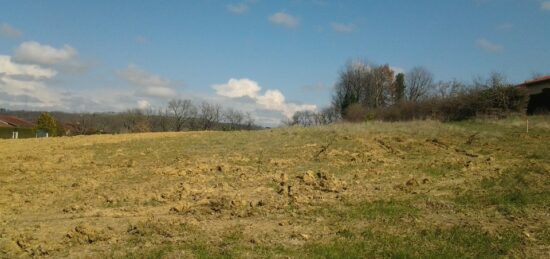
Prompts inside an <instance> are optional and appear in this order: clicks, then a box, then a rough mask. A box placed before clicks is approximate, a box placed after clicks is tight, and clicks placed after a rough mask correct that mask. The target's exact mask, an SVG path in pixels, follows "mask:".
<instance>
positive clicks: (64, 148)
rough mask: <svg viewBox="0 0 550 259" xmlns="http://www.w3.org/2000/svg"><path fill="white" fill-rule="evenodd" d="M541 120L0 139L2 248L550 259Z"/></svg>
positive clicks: (549, 133)
mask: <svg viewBox="0 0 550 259" xmlns="http://www.w3.org/2000/svg"><path fill="white" fill-rule="evenodd" d="M529 119H530V125H531V126H532V128H530V131H529V133H528V134H527V133H526V132H525V128H524V126H525V125H524V124H523V120H524V118H520V117H518V118H512V119H506V120H503V121H487V120H474V121H465V122H457V123H440V122H436V121H413V122H396V123H382V122H367V123H362V124H345V123H344V124H336V125H330V126H325V127H315V128H300V127H290V128H281V129H271V130H262V131H254V132H185V133H145V134H128V135H116V136H113V135H102V136H79V137H60V138H49V139H26V140H17V141H12V140H0V146H4V145H6V146H8V143H9V148H6V149H2V148H0V164H2V167H0V186H2V188H0V211H2V213H1V214H0V236H1V237H2V238H1V239H0V257H10V258H11V257H30V256H36V257H40V256H46V255H47V256H50V257H86V258H90V257H108V258H285V257H290V258H364V257H393V258H411V257H428V258H432V257H436V258H447V257H450V258H459V257H460V258H462V257H466V258H474V257H475V258H477V257H481V258H487V257H488V258H493V257H528V258H529V257H534V258H538V257H544V255H545V252H547V251H548V247H549V245H550V232H549V231H548V229H550V228H549V227H548V226H550V220H548V219H547V218H548V217H547V215H548V214H549V213H550V173H549V170H550V167H549V165H550V150H549V149H548V144H547V143H550V127H548V126H547V125H550V123H549V122H550V117H541V116H539V117H532V118H529ZM289 190H290V191H289ZM82 223H86V226H87V227H86V228H84V231H82V228H78V227H79V226H80V224H82ZM77 228H78V229H79V230H80V232H78V231H76V230H77ZM75 231H76V232H75ZM68 233H69V234H70V235H67V234H68ZM83 240H84V241H86V240H88V241H90V240H91V241H93V242H83Z"/></svg>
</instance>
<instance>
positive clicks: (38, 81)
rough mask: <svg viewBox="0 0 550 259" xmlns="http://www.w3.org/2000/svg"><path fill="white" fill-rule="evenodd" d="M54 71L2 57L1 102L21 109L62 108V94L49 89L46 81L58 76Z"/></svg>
mask: <svg viewBox="0 0 550 259" xmlns="http://www.w3.org/2000/svg"><path fill="white" fill-rule="evenodd" d="M56 74H57V72H56V71H55V70H52V69H48V68H43V67H40V66H37V65H26V64H17V63H14V62H12V61H11V57H10V56H5V55H0V89H1V92H2V95H4V96H3V97H4V98H3V100H2V101H1V102H5V103H7V104H8V105H10V106H20V107H34V108H37V107H40V108H45V107H54V106H60V105H61V102H60V98H61V96H62V95H61V94H60V93H59V92H57V91H53V90H51V89H49V88H48V87H47V85H46V80H48V79H51V78H53V77H54V76H56Z"/></svg>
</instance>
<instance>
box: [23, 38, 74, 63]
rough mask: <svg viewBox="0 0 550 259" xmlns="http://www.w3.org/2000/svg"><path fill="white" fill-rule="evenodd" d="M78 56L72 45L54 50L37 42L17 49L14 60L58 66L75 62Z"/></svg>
mask: <svg viewBox="0 0 550 259" xmlns="http://www.w3.org/2000/svg"><path fill="white" fill-rule="evenodd" d="M77 55H78V53H77V51H76V49H74V48H73V47H71V46H70V45H64V46H63V48H54V47H52V46H49V45H42V44H40V43H38V42H36V41H27V42H23V43H21V45H19V47H17V49H16V50H15V55H14V56H13V60H14V61H15V62H18V63H27V64H39V65H56V64H68V63H71V62H74V59H75V58H76V56H77Z"/></svg>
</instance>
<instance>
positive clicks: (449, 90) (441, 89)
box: [432, 80, 466, 98]
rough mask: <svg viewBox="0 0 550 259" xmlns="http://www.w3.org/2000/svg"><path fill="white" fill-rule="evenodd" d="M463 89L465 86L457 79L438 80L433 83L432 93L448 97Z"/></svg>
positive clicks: (440, 96) (438, 96)
mask: <svg viewBox="0 0 550 259" xmlns="http://www.w3.org/2000/svg"><path fill="white" fill-rule="evenodd" d="M465 89H466V86H465V85H464V84H463V83H461V82H459V81H457V80H452V81H448V82H444V81H440V82H438V83H436V84H434V86H433V93H432V95H433V96H435V97H437V98H448V97H452V96H456V95H457V94H458V93H460V92H463V91H464V90H465Z"/></svg>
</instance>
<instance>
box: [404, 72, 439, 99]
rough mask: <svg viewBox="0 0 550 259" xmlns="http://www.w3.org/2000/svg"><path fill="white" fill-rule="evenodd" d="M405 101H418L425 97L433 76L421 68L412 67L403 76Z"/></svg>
mask: <svg viewBox="0 0 550 259" xmlns="http://www.w3.org/2000/svg"><path fill="white" fill-rule="evenodd" d="M405 82H406V84H405V85H406V92H407V99H408V100H409V101H413V102H416V101H419V100H421V99H422V98H424V97H426V95H427V94H428V91H429V89H430V88H431V86H432V84H433V76H432V73H430V71H428V70H427V69H425V68H423V67H414V68H413V69H411V71H409V72H408V73H407V75H406V76H405Z"/></svg>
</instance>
